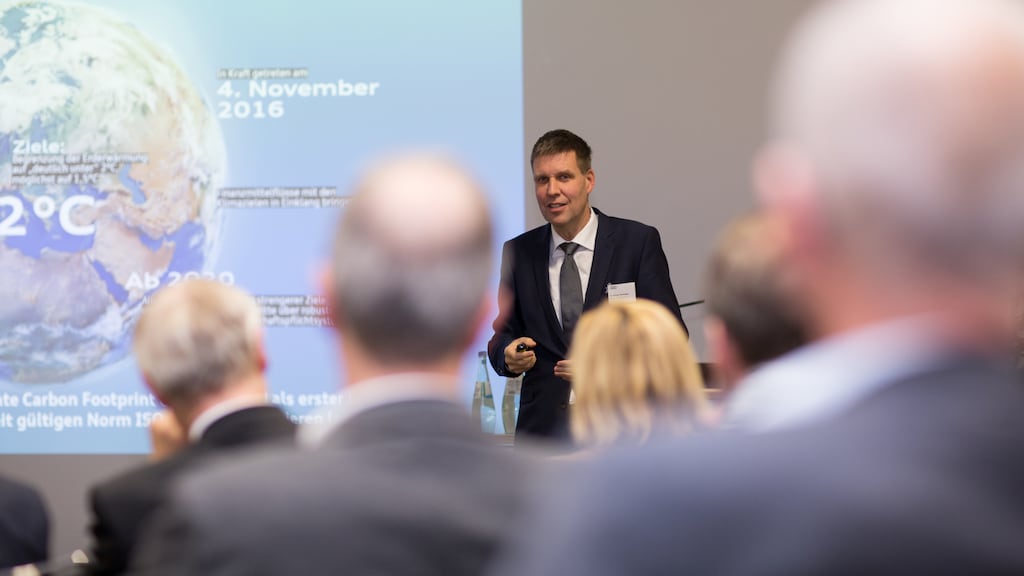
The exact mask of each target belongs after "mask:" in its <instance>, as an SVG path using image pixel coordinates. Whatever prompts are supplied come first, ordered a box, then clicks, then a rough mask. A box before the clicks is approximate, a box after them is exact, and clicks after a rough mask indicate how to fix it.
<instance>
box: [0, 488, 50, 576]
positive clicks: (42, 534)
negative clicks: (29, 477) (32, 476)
mask: <svg viewBox="0 0 1024 576" xmlns="http://www.w3.org/2000/svg"><path fill="white" fill-rule="evenodd" d="M49 538H50V522H49V518H48V516H47V514H46V505H45V504H43V498H42V496H40V495H39V492H37V491H36V490H35V489H33V488H32V487H30V486H27V485H25V484H22V483H21V482H16V481H14V480H11V479H9V478H0V569H2V568H10V567H12V566H19V565H21V564H31V563H34V562H42V561H43V560H46V559H47V557H48V556H49V549H50V548H49Z"/></svg>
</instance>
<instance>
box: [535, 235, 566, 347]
mask: <svg viewBox="0 0 1024 576" xmlns="http://www.w3.org/2000/svg"><path fill="white" fill-rule="evenodd" d="M538 236H539V238H540V242H539V243H538V245H536V246H534V247H533V251H534V253H536V254H540V255H543V258H532V259H531V260H533V276H534V280H535V281H536V283H537V294H538V296H539V297H540V301H539V304H540V305H541V307H543V308H544V317H545V318H547V320H548V328H550V329H551V333H552V334H554V335H555V337H556V338H558V340H559V341H560V342H561V343H562V347H563V349H565V348H568V347H569V341H568V339H567V338H566V337H565V334H563V333H562V325H561V324H559V322H558V316H557V315H556V314H555V305H554V303H553V302H552V301H551V278H550V276H549V275H548V261H549V260H550V252H551V226H550V225H549V226H545V227H544V233H543V234H539V235H538Z"/></svg>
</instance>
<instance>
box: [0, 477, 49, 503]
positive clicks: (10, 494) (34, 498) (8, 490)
mask: <svg viewBox="0 0 1024 576" xmlns="http://www.w3.org/2000/svg"><path fill="white" fill-rule="evenodd" d="M0 502H22V503H38V504H39V505H42V502H43V498H42V495H41V494H40V493H39V491H38V490H36V489H35V488H33V487H31V486H29V485H28V484H25V483H23V482H19V481H18V480H14V479H12V478H7V477H4V476H0Z"/></svg>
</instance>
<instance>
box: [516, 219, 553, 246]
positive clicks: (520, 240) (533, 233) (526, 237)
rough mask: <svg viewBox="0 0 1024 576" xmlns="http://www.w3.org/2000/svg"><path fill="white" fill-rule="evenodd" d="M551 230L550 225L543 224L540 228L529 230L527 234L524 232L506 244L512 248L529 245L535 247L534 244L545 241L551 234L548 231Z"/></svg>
mask: <svg viewBox="0 0 1024 576" xmlns="http://www.w3.org/2000/svg"><path fill="white" fill-rule="evenodd" d="M550 228H551V225H550V224H547V223H545V224H541V225H540V226H537V227H536V228H532V229H530V230H527V231H526V232H523V233H522V234H520V235H518V236H516V237H515V238H512V239H511V240H509V241H508V242H506V244H508V245H511V246H529V245H533V244H535V243H537V242H539V241H541V240H543V239H544V238H545V237H546V236H547V234H548V233H549V232H548V231H549V230H550Z"/></svg>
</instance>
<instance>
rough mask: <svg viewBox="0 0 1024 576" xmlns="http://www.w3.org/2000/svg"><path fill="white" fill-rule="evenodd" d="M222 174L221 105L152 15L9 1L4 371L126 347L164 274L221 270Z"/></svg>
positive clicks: (0, 122) (4, 10)
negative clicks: (128, 17) (153, 24)
mask: <svg viewBox="0 0 1024 576" xmlns="http://www.w3.org/2000/svg"><path fill="white" fill-rule="evenodd" d="M223 173H224V143H223V138H222V136H221V133H220V129H219V127H218V125H217V123H216V120H215V119H214V117H213V115H212V113H211V112H210V110H209V109H208V107H207V106H206V104H205V103H204V101H203V99H202V98H201V96H200V94H199V92H198V91H197V90H196V88H195V87H194V86H193V84H192V82H191V81H190V80H189V79H188V78H187V77H186V76H185V74H184V72H183V71H182V70H181V68H180V67H179V66H178V65H177V64H176V63H175V62H174V60H173V59H172V58H171V56H170V55H169V54H168V53H167V52H166V51H164V50H163V49H162V48H160V47H159V46H158V45H156V44H155V43H154V42H153V41H151V40H149V39H147V38H146V37H145V36H143V35H142V34H141V33H140V32H139V30H138V29H136V28H135V27H133V26H132V25H130V24H128V23H127V22H125V21H123V20H122V19H121V18H119V17H118V16H117V15H116V14H114V13H112V12H109V11H107V10H103V9H99V8H95V7H90V6H87V5H82V4H72V3H65V2H39V1H34V2H8V3H0V379H2V380H7V381H13V382H22V383H54V382H64V381H67V380H70V379H72V378H75V377H78V376H81V375H83V374H86V373H88V372H90V371H93V370H95V369H97V368H99V367H102V366H104V365H107V364H110V363H112V362H116V361H117V360H119V359H121V358H123V357H124V356H125V355H126V353H127V352H128V349H129V347H130V335H131V329H132V327H133V325H134V320H135V318H136V317H137V315H138V313H139V311H140V309H141V306H142V303H143V302H144V299H145V298H146V297H147V296H148V295H149V294H150V293H152V292H153V290H154V289H155V288H156V287H157V286H158V284H167V283H169V282H172V281H174V280H176V279H177V278H179V277H183V276H184V275H186V274H189V273H190V272H191V273H196V272H204V271H208V270H209V269H210V266H211V264H212V258H213V256H214V254H215V251H216V244H217V239H218V227H219V226H218V224H219V220H220V216H219V213H218V210H217V207H216V190H217V189H218V188H219V186H220V182H221V179H222V176H223Z"/></svg>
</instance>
